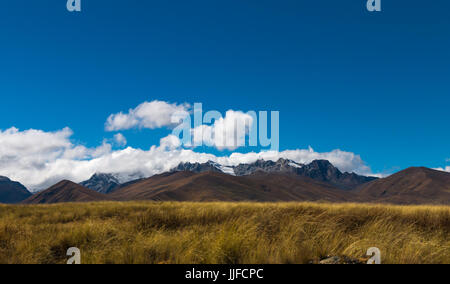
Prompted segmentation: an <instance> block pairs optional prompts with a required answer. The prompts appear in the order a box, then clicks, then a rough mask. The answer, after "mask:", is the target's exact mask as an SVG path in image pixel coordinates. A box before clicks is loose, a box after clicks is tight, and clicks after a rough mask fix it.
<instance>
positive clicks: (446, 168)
mask: <svg viewBox="0 0 450 284" xmlns="http://www.w3.org/2000/svg"><path fill="white" fill-rule="evenodd" d="M435 170H437V171H441V172H448V173H450V166H447V167H445V168H436V169H435Z"/></svg>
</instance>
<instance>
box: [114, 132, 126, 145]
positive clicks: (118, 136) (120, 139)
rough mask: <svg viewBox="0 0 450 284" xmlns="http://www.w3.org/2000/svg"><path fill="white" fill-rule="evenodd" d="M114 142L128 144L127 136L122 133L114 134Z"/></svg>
mask: <svg viewBox="0 0 450 284" xmlns="http://www.w3.org/2000/svg"><path fill="white" fill-rule="evenodd" d="M114 142H115V143H116V144H117V146H119V147H124V146H126V145H127V138H125V136H123V134H122V133H117V134H116V135H114Z"/></svg>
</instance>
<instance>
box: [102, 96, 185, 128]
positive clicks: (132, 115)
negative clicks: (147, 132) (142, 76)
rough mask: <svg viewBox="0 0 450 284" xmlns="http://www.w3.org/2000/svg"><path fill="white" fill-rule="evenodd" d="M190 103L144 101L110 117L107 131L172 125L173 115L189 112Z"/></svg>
mask: <svg viewBox="0 0 450 284" xmlns="http://www.w3.org/2000/svg"><path fill="white" fill-rule="evenodd" d="M189 107H190V106H189V105H188V104H181V105H178V104H175V103H174V104H170V103H167V102H164V101H158V100H155V101H151V102H144V103H142V104H140V105H139V106H137V107H136V108H134V109H130V110H129V111H128V112H127V113H123V112H119V113H116V114H112V115H110V116H109V117H108V119H107V121H106V123H105V129H106V130H107V131H120V130H127V129H132V128H148V129H155V128H161V127H167V126H172V125H173V122H172V121H171V118H172V115H173V114H175V113H182V112H185V113H187V112H188V110H189Z"/></svg>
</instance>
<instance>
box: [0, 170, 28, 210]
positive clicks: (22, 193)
mask: <svg viewBox="0 0 450 284" xmlns="http://www.w3.org/2000/svg"><path fill="white" fill-rule="evenodd" d="M30 196H31V193H30V192H29V191H28V190H27V189H26V188H25V186H23V185H22V184H20V183H18V182H16V181H12V180H10V179H9V178H7V177H3V176H0V203H10V204H14V203H19V202H21V201H23V200H25V199H27V198H28V197H30Z"/></svg>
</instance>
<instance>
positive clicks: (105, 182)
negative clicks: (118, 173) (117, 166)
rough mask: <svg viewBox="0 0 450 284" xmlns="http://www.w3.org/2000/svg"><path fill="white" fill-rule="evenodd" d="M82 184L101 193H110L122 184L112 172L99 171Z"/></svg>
mask: <svg viewBox="0 0 450 284" xmlns="http://www.w3.org/2000/svg"><path fill="white" fill-rule="evenodd" d="M80 185H81V186H84V187H87V188H89V189H92V190H95V191H97V192H100V193H109V192H111V191H114V189H116V188H118V187H119V186H120V181H119V179H118V178H117V177H115V176H114V175H112V174H103V173H97V174H94V175H93V176H92V177H91V178H90V179H89V180H87V181H83V182H82V183H80Z"/></svg>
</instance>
